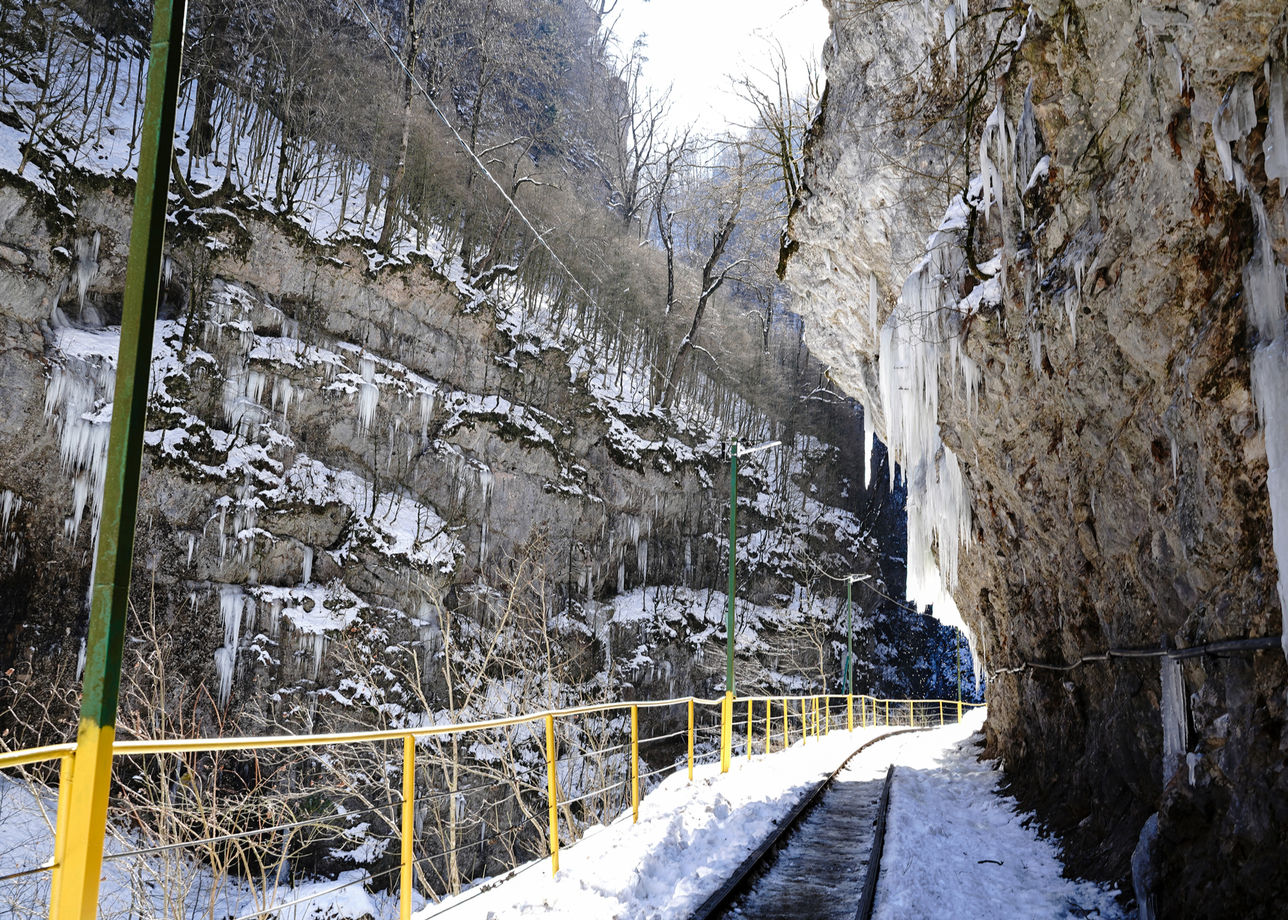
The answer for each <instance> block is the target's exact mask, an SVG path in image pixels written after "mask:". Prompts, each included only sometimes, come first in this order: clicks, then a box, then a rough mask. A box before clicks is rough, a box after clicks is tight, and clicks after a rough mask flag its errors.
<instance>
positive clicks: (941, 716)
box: [939, 700, 944, 726]
mask: <svg viewBox="0 0 1288 920" xmlns="http://www.w3.org/2000/svg"><path fill="white" fill-rule="evenodd" d="M939 724H940V726H943V724H944V701H943V700H940V701H939Z"/></svg>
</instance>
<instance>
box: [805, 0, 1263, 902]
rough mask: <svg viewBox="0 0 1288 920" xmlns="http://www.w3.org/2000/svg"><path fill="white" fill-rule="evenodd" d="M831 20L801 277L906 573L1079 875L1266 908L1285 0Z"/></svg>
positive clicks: (952, 10) (857, 9)
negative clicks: (896, 533) (896, 528)
mask: <svg viewBox="0 0 1288 920" xmlns="http://www.w3.org/2000/svg"><path fill="white" fill-rule="evenodd" d="M830 9H831V17H832V25H833V33H832V36H831V39H830V42H829V47H828V51H827V61H826V64H827V78H828V82H827V93H826V96H825V99H824V103H823V107H822V109H821V111H820V114H819V116H818V118H817V120H816V123H815V125H814V128H813V132H812V136H811V141H810V146H809V149H808V160H809V163H808V170H807V177H806V183H807V185H808V188H807V189H806V191H805V193H804V194H803V195H802V196H801V199H800V200H799V201H798V202H797V204H796V207H795V208H794V211H793V217H792V221H791V226H790V228H789V236H790V237H791V238H792V239H794V240H795V241H796V242H798V243H799V251H798V252H797V254H796V255H795V256H794V257H793V258H792V259H791V261H790V262H789V265H788V276H787V277H788V280H789V281H791V282H792V283H793V285H794V287H795V289H796V290H797V292H798V299H797V304H798V309H800V310H801V312H802V313H803V314H804V316H805V320H806V331H807V339H808V341H809V342H810V346H811V348H812V349H813V351H814V352H815V353H816V354H818V355H819V356H820V357H821V358H822V359H823V360H824V361H826V362H828V363H829V364H830V365H831V366H832V375H833V377H834V379H836V380H837V381H838V382H840V383H841V384H842V385H843V387H844V388H845V389H846V390H847V392H848V393H850V394H851V395H853V396H854V397H855V398H857V399H858V400H859V401H860V402H861V403H863V405H864V406H865V408H867V409H868V410H869V412H870V415H871V417H872V418H873V420H874V422H875V426H876V431H877V433H878V434H879V435H880V436H881V437H882V438H883V439H885V440H886V441H887V442H888V443H890V444H891V448H892V453H893V456H894V458H895V459H896V460H897V461H898V462H899V463H900V464H901V465H902V467H903V470H904V473H905V475H907V477H908V490H909V495H908V505H909V542H910V545H909V581H910V594H914V595H916V596H918V597H919V598H920V599H921V600H922V601H923V602H927V603H933V604H934V605H935V609H936V612H939V613H941V615H943V616H945V617H948V618H950V619H951V618H954V617H956V615H957V611H960V615H961V617H962V619H964V621H965V622H966V623H967V624H968V626H969V628H970V631H971V633H972V635H973V637H974V644H975V649H976V652H977V653H978V654H979V655H980V656H981V657H982V659H983V667H984V670H985V672H986V673H987V675H988V678H989V681H988V691H987V697H988V702H989V720H988V728H987V737H988V749H989V752H990V753H991V754H992V755H994V756H996V757H999V758H1001V761H1002V763H1003V765H1004V767H1005V769H1006V771H1007V775H1008V777H1009V779H1010V781H1011V782H1012V783H1013V784H1014V786H1015V788H1016V790H1017V791H1018V792H1019V793H1020V794H1021V797H1022V799H1023V800H1025V801H1026V802H1028V803H1029V804H1031V805H1033V806H1035V807H1037V808H1038V811H1039V814H1040V816H1041V817H1042V818H1043V820H1044V821H1045V822H1047V824H1048V825H1049V826H1050V827H1051V828H1052V829H1053V830H1055V831H1057V832H1059V833H1060V834H1061V835H1062V838H1063V840H1064V841H1065V843H1066V846H1067V852H1068V855H1069V857H1070V866H1071V868H1072V869H1073V870H1074V871H1076V872H1079V873H1083V874H1090V875H1093V876H1096V877H1099V878H1107V879H1113V880H1117V881H1119V882H1121V883H1122V884H1123V885H1124V886H1125V889H1126V890H1127V891H1129V892H1130V891H1131V890H1132V884H1133V882H1132V871H1131V867H1132V853H1133V850H1137V851H1138V852H1137V859H1136V867H1137V872H1136V878H1135V882H1136V885H1137V892H1138V894H1139V895H1140V896H1141V897H1142V898H1148V899H1152V900H1153V901H1154V904H1155V907H1156V911H1157V912H1156V913H1155V914H1154V915H1155V916H1167V917H1214V916H1248V917H1253V916H1257V917H1262V916H1265V917H1268V916H1277V915H1278V914H1277V913H1276V907H1275V906H1274V905H1276V904H1277V903H1282V901H1283V899H1284V897H1285V896H1288V871H1286V870H1285V869H1284V865H1285V863H1284V859H1283V855H1284V848H1283V843H1282V841H1283V839H1284V838H1285V834H1288V811H1286V810H1285V808H1284V805H1283V803H1284V801H1285V800H1288V769H1286V763H1285V751H1286V750H1288V733H1286V732H1285V718H1286V716H1288V712H1286V711H1285V705H1286V698H1285V691H1286V690H1288V667H1286V666H1285V657H1284V652H1283V650H1282V648H1281V647H1280V640H1279V637H1280V635H1281V631H1282V618H1281V609H1282V608H1283V606H1284V605H1285V603H1286V600H1285V594H1284V584H1285V583H1288V582H1286V580H1285V579H1284V578H1283V576H1282V575H1281V574H1280V568H1281V567H1282V566H1284V565H1285V564H1288V558H1285V556H1288V520H1283V519H1281V520H1278V521H1275V520H1274V516H1273V515H1272V507H1273V508H1276V509H1283V508H1284V507H1285V502H1286V501H1288V495H1286V494H1285V493H1286V492H1288V483H1286V482H1285V479H1284V477H1285V472H1286V470H1288V456H1286V454H1288V446H1286V445H1288V422H1286V420H1285V404H1286V403H1288V346H1286V340H1285V335H1284V289H1285V288H1284V269H1283V265H1284V263H1285V262H1288V243H1286V242H1285V240H1286V234H1285V225H1286V220H1288V205H1286V204H1285V202H1286V200H1288V135H1286V134H1285V119H1286V118H1288V112H1286V111H1285V81H1286V76H1285V71H1286V69H1288V48H1286V47H1285V40H1286V39H1285V37H1286V35H1288V18H1286V14H1285V11H1284V7H1283V5H1282V4H1281V3H1276V2H1267V0H1244V2H1235V3H1222V4H1219V5H1216V4H1212V5H1208V4H1203V3H1182V4H1179V5H1166V6H1165V5H1161V4H1155V3H1136V2H1119V0H1109V2H1098V3H1088V4H1079V3H1067V2H1064V3H1055V2H1035V3H1032V4H1031V5H1017V6H1014V7H1008V8H1004V9H1003V8H998V9H990V10H983V9H976V8H974V6H973V5H971V6H968V4H966V3H965V2H955V3H950V4H948V5H947V6H946V7H936V8H933V9H932V8H931V7H930V6H923V5H922V4H921V3H902V2H887V3H877V4H871V3H855V2H842V0H836V2H833V3H831V4H830ZM1280 514H1281V517H1282V516H1284V515H1285V514H1286V512H1284V511H1282V510H1281V512H1280ZM1276 525H1277V528H1278V532H1277V533H1276ZM954 606H955V608H956V610H954V609H953V608H954ZM1225 640H1239V642H1240V643H1241V644H1237V645H1234V646H1223V647H1221V648H1220V649H1213V650H1209V651H1208V652H1207V653H1201V654H1193V655H1189V656H1186V657H1180V658H1177V657H1168V656H1161V655H1159V654H1152V655H1148V656H1146V657H1121V656H1114V655H1108V656H1107V655H1106V653H1107V652H1108V651H1109V650H1122V651H1132V650H1137V651H1146V652H1148V651H1151V650H1154V651H1157V650H1159V649H1162V648H1164V647H1170V648H1195V647H1198V646H1204V645H1208V644H1211V643H1215V642H1221V641H1225ZM1243 640H1260V641H1254V642H1245V641H1243ZM1165 672H1167V673H1166V674H1165ZM1165 685H1166V686H1167V687H1168V688H1169V691H1170V692H1168V693H1165V692H1164V690H1163V687H1164V686H1165ZM1165 722H1166V723H1167V725H1168V732H1167V736H1168V737H1167V740H1166V742H1165V740H1164V735H1165V731H1164V723H1165ZM1154 813H1158V816H1159V818H1158V824H1157V833H1156V835H1151V834H1149V833H1144V834H1142V829H1143V828H1144V826H1145V824H1146V819H1147V818H1148V817H1149V816H1150V815H1152V814H1154ZM1144 915H1145V914H1142V916H1144Z"/></svg>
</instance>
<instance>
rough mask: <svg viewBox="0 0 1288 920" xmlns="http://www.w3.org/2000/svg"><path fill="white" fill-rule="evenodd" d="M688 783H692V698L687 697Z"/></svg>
mask: <svg viewBox="0 0 1288 920" xmlns="http://www.w3.org/2000/svg"><path fill="white" fill-rule="evenodd" d="M689 782H693V697H689Z"/></svg>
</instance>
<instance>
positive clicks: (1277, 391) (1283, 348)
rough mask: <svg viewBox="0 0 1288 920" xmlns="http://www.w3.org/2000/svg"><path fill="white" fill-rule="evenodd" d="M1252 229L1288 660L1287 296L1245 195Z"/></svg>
mask: <svg viewBox="0 0 1288 920" xmlns="http://www.w3.org/2000/svg"><path fill="white" fill-rule="evenodd" d="M1250 197H1251V202H1252V213H1253V217H1254V225H1255V228H1256V240H1255V241H1254V242H1253V248H1252V257H1251V258H1249V259H1248V264H1247V265H1246V266H1244V269H1243V286H1244V291H1245V294H1246V297H1245V303H1246V304H1247V306H1246V307H1245V308H1244V309H1245V311H1246V312H1247V314H1248V320H1249V321H1250V322H1251V324H1252V326H1253V328H1254V329H1255V330H1256V332H1257V336H1258V338H1259V339H1260V340H1261V343H1260V344H1259V345H1258V346H1257V347H1256V349H1255V350H1254V351H1253V353H1252V373H1251V378H1252V398H1253V400H1254V401H1255V402H1256V405H1257V416H1258V418H1259V419H1260V421H1261V427H1262V430H1263V431H1264V432H1265V439H1266V461H1267V464H1268V466H1269V473H1268V475H1267V477H1266V491H1267V492H1268V493H1269V495H1270V520H1271V534H1272V543H1273V546H1274V551H1275V559H1276V560H1277V562H1278V564H1279V607H1280V610H1281V611H1282V616H1283V626H1282V632H1283V639H1282V643H1283V647H1284V655H1285V656H1286V657H1288V314H1286V313H1285V309H1284V297H1285V293H1286V292H1288V282H1286V281H1285V276H1284V267H1283V266H1282V265H1280V264H1279V263H1278V261H1276V259H1275V254H1274V250H1273V248H1272V247H1271V232H1272V231H1271V228H1270V225H1269V221H1268V220H1267V218H1266V209H1265V205H1264V203H1263V202H1262V201H1261V197H1260V196H1259V195H1256V194H1253V195H1251V196H1250Z"/></svg>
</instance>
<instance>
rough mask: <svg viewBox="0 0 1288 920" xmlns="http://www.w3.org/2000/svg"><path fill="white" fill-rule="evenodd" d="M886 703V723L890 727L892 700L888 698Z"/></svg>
mask: <svg viewBox="0 0 1288 920" xmlns="http://www.w3.org/2000/svg"><path fill="white" fill-rule="evenodd" d="M885 704H886V705H885V710H886V721H885V724H886V727H887V728H889V727H890V701H889V700H886V701H885Z"/></svg>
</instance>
